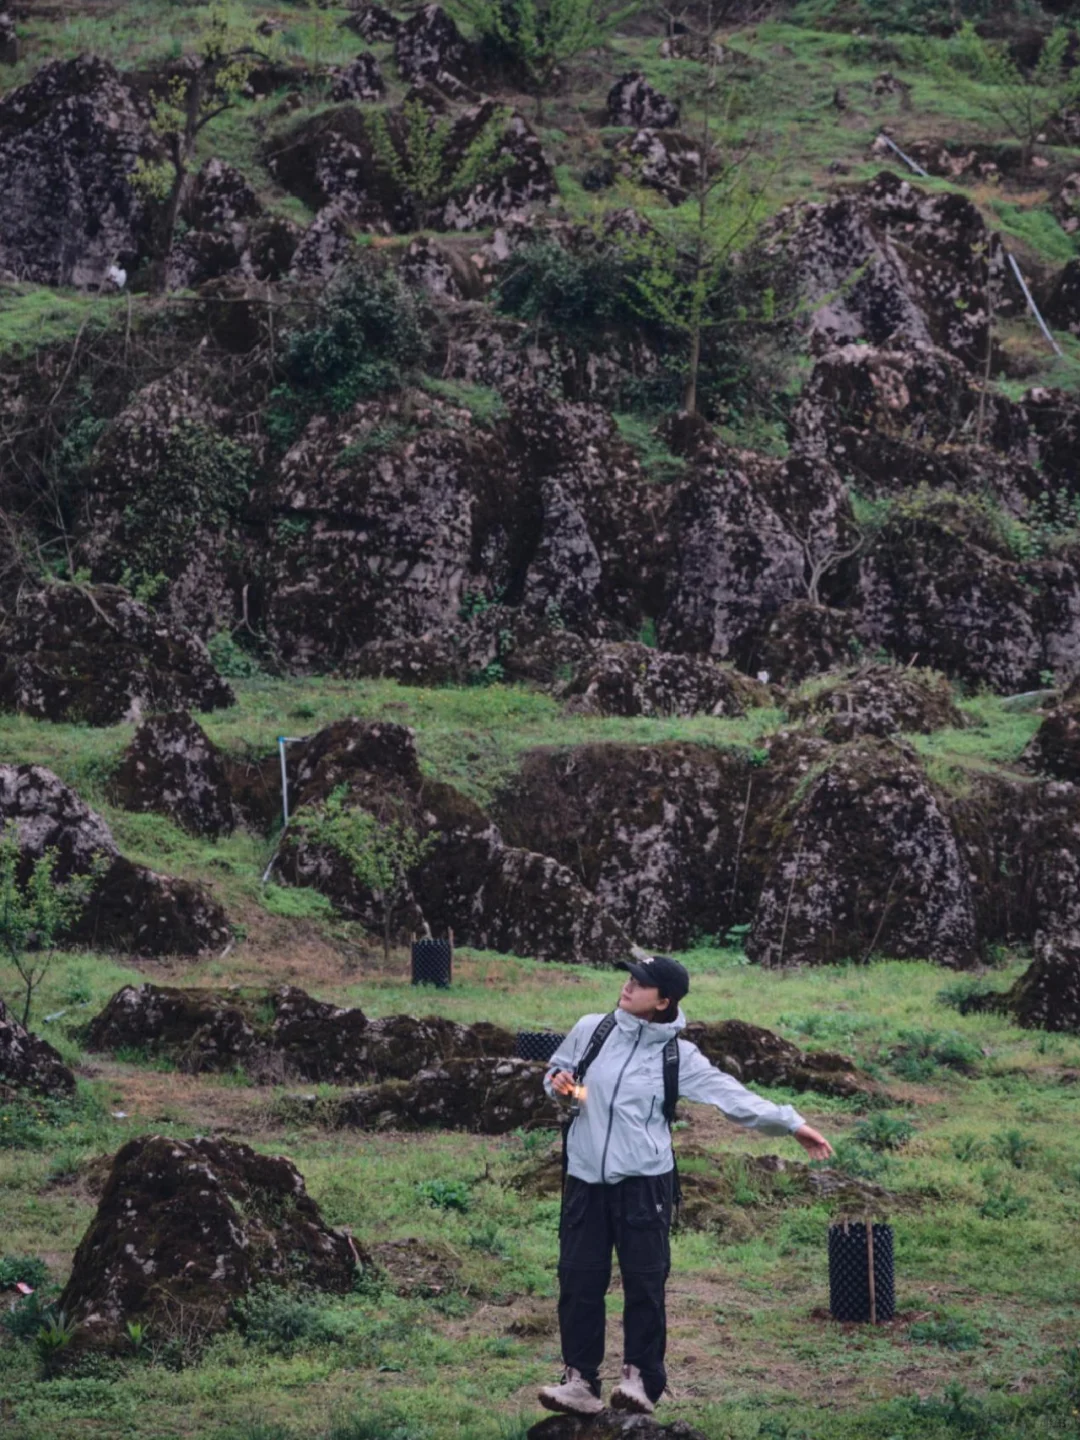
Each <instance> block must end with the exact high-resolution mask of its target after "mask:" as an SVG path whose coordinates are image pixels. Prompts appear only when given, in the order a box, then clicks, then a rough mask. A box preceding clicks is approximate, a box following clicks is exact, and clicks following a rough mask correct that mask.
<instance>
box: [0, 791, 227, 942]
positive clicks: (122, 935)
mask: <svg viewBox="0 0 1080 1440" xmlns="http://www.w3.org/2000/svg"><path fill="white" fill-rule="evenodd" d="M8 822H11V823H13V824H14V826H15V830H16V834H17V837H18V842H19V849H20V854H21V862H22V868H23V870H24V872H25V873H29V870H30V867H31V865H32V864H33V862H34V861H35V860H37V859H39V858H40V857H41V856H42V855H44V854H45V852H46V851H53V852H55V854H56V869H55V872H54V873H55V875H56V878H57V879H58V880H60V881H64V880H66V879H68V878H69V877H70V876H72V875H87V874H90V873H93V872H97V874H98V878H97V880H96V881H95V883H94V886H93V889H92V890H91V893H90V897H89V901H88V903H87V906H86V908H85V909H84V911H83V912H82V915H81V916H80V918H79V920H78V922H77V923H76V925H75V927H74V929H73V930H72V932H71V936H70V938H71V939H72V940H74V941H76V942H81V943H85V944H90V945H94V946H96V947H99V948H100V947H107V948H110V949H122V950H128V951H134V952H135V953H136V954H141V955H201V954H203V953H205V952H206V951H210V950H220V949H221V948H222V946H223V945H224V944H225V943H226V941H227V940H228V938H229V927H228V921H227V920H226V918H225V914H224V912H223V911H222V909H221V907H220V906H219V905H218V904H217V903H216V901H214V900H213V899H211V897H210V896H209V895H208V894H207V893H206V892H205V891H204V890H203V889H202V888H201V887H200V886H198V885H195V884H192V883H191V882H190V881H188V880H177V879H174V878H172V877H171V876H168V875H158V874H155V872H154V871H152V870H148V869H146V868H145V867H144V866H142V865H135V864H133V863H132V862H131V861H130V860H127V859H125V857H124V856H122V855H121V854H120V852H119V850H118V849H117V846H116V842H115V841H114V840H113V837H112V834H111V832H110V830H109V827H108V826H107V825H106V824H105V821H104V820H103V819H102V818H101V816H100V815H98V814H96V813H95V812H94V811H93V810H91V809H90V808H89V806H87V805H85V804H84V803H83V801H82V800H80V799H79V797H78V796H77V795H76V794H75V792H74V791H73V790H70V789H69V788H68V787H67V786H66V785H65V784H63V782H62V781H61V780H59V779H58V778H57V776H55V775H54V774H53V773H52V771H51V770H46V769H45V768H44V767H43V766H41V765H0V824H4V823H8Z"/></svg>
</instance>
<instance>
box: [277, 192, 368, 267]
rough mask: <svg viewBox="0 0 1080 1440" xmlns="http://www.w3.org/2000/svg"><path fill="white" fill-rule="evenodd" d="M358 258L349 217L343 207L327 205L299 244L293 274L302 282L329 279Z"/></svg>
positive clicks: (293, 259) (294, 259) (295, 253)
mask: <svg viewBox="0 0 1080 1440" xmlns="http://www.w3.org/2000/svg"><path fill="white" fill-rule="evenodd" d="M355 255H356V245H355V242H354V241H353V237H352V232H351V230H350V228H349V221H348V217H347V215H346V213H345V211H344V209H343V208H342V207H341V206H340V205H333V204H331V205H325V206H324V207H323V208H322V209H321V210H320V211H319V213H318V214H317V215H316V216H315V219H314V220H313V221H312V222H311V224H310V225H309V226H308V228H307V229H306V230H305V231H304V233H303V235H301V236H300V239H299V240H298V241H297V245H296V249H295V250H294V251H293V256H292V264H291V266H290V274H291V275H292V276H293V277H294V278H295V279H298V280H329V279H330V278H331V277H332V276H333V275H334V274H336V272H337V271H338V270H341V269H342V268H343V267H344V266H345V265H347V264H348V263H349V262H350V261H351V260H352V259H354V258H355Z"/></svg>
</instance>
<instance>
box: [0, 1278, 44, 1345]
mask: <svg viewBox="0 0 1080 1440" xmlns="http://www.w3.org/2000/svg"><path fill="white" fill-rule="evenodd" d="M54 1310H55V1306H54V1305H53V1304H52V1302H51V1301H48V1300H46V1299H45V1298H44V1297H43V1295H42V1293H41V1291H40V1290H36V1291H35V1292H34V1294H33V1295H24V1296H23V1297H22V1298H21V1299H19V1300H17V1301H16V1302H15V1304H14V1305H12V1307H11V1308H10V1309H9V1310H5V1311H3V1313H0V1325H2V1326H3V1328H4V1329H5V1330H6V1331H7V1333H8V1334H9V1335H12V1336H14V1338H15V1339H16V1340H33V1338H34V1336H35V1335H37V1333H38V1332H39V1330H41V1328H42V1326H44V1325H46V1324H48V1322H49V1320H50V1319H51V1318H52V1316H53V1313H54Z"/></svg>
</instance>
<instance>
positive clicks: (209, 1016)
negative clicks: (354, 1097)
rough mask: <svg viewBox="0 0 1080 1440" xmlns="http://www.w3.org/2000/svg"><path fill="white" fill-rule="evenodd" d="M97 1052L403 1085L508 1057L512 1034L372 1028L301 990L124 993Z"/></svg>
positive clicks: (418, 1024)
mask: <svg viewBox="0 0 1080 1440" xmlns="http://www.w3.org/2000/svg"><path fill="white" fill-rule="evenodd" d="M86 1043H87V1047H88V1048H89V1049H91V1050H104V1051H117V1050H127V1049H136V1050H140V1051H144V1052H145V1053H147V1054H150V1055H160V1056H165V1057H167V1058H169V1059H170V1060H172V1061H174V1063H176V1064H177V1065H178V1066H179V1067H180V1068H181V1069H182V1070H185V1071H187V1072H189V1073H191V1074H199V1073H201V1072H203V1071H221V1070H232V1069H233V1068H234V1067H235V1066H237V1065H239V1066H242V1067H243V1068H244V1069H245V1070H247V1072H248V1073H249V1074H250V1075H251V1076H252V1077H253V1078H254V1079H255V1080H257V1081H262V1082H269V1081H279V1080H282V1079H301V1080H310V1081H318V1082H326V1083H331V1084H348V1083H353V1084H356V1083H362V1084H368V1083H371V1082H373V1081H380V1080H405V1079H410V1078H411V1077H412V1076H414V1075H416V1074H417V1073H418V1072H419V1071H420V1070H422V1069H424V1068H426V1067H428V1066H430V1065H435V1064H438V1063H439V1062H440V1061H442V1060H449V1059H462V1058H473V1057H477V1056H482V1055H510V1054H512V1053H513V1048H514V1037H513V1035H512V1034H511V1033H510V1031H508V1030H502V1029H500V1028H499V1027H498V1026H495V1025H488V1024H485V1023H480V1024H477V1025H473V1026H468V1025H460V1024H458V1023H456V1022H455V1021H453V1020H446V1019H443V1018H442V1017H441V1016H434V1015H433V1016H427V1017H426V1018H423V1019H418V1018H416V1017H415V1016H412V1015H390V1016H387V1017H385V1018H384V1019H381V1020H369V1019H368V1018H367V1016H365V1014H364V1012H363V1011H362V1010H360V1009H358V1008H342V1007H340V1006H337V1005H330V1004H327V1003H326V1002H325V1001H322V1000H316V999H314V998H313V997H312V996H311V995H308V994H306V993H305V992H304V991H303V990H300V989H298V988H297V987H295V986H291V985H286V986H283V987H282V988H281V989H279V990H273V991H270V992H269V993H267V994H263V995H256V994H251V993H248V992H238V991H224V992H223V991H220V990H207V989H178V988H175V987H170V986H160V985H152V984H149V983H146V984H143V985H138V986H135V985H125V986H124V987H123V989H121V990H118V991H117V992H116V994H115V995H114V996H113V997H112V999H111V1000H110V1001H109V1002H108V1004H107V1005H106V1006H105V1008H104V1010H102V1011H101V1013H100V1014H98V1015H97V1016H95V1017H94V1019H93V1020H92V1021H91V1022H90V1024H89V1026H88V1027H87V1031H86Z"/></svg>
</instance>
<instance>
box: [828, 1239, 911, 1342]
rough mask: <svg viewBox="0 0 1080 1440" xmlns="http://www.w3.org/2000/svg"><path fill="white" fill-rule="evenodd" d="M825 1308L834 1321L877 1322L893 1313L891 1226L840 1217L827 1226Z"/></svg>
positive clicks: (894, 1287) (891, 1315) (894, 1295)
mask: <svg viewBox="0 0 1080 1440" xmlns="http://www.w3.org/2000/svg"><path fill="white" fill-rule="evenodd" d="M829 1311H830V1313H831V1314H832V1317H833V1319H834V1320H846V1321H862V1322H865V1321H868V1320H872V1321H874V1322H876V1323H878V1324H880V1323H881V1322H882V1321H883V1320H891V1319H892V1318H893V1316H894V1315H895V1313H896V1279H895V1275H894V1273H893V1232H892V1226H891V1225H885V1224H883V1223H880V1222H878V1223H875V1224H871V1223H870V1222H869V1221H868V1220H841V1221H839V1222H838V1223H837V1224H835V1225H830V1226H829Z"/></svg>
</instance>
